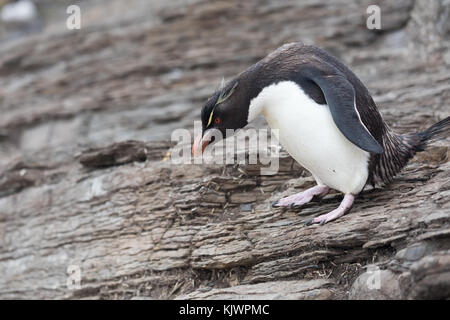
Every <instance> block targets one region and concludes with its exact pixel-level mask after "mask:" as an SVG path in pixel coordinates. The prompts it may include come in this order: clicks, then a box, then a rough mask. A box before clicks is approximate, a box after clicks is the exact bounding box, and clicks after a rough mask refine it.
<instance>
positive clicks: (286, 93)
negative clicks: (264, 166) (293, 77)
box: [249, 81, 369, 194]
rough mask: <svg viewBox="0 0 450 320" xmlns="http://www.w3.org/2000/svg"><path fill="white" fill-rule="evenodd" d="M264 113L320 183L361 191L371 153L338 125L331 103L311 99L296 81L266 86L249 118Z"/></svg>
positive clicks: (255, 99)
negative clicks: (346, 134)
mask: <svg viewBox="0 0 450 320" xmlns="http://www.w3.org/2000/svg"><path fill="white" fill-rule="evenodd" d="M254 113H262V114H263V115H264V117H265V118H266V120H267V122H268V124H269V126H270V127H271V128H272V129H278V130H279V131H278V135H279V136H278V139H279V141H280V143H281V145H282V146H283V147H284V148H285V149H286V150H287V151H288V152H289V154H290V155H291V156H292V157H293V158H294V159H295V160H297V161H298V162H299V163H300V164H301V165H302V166H303V167H304V168H306V169H307V170H308V171H310V172H311V173H312V174H313V176H314V178H315V179H316V181H317V182H318V184H325V185H327V186H329V187H330V188H333V189H336V190H339V191H341V192H343V193H353V194H358V193H359V192H360V191H361V190H362V189H363V187H364V185H365V184H366V181H367V177H368V161H369V153H368V152H366V151H364V150H362V149H360V148H359V147H357V146H356V145H354V144H353V143H351V142H350V141H349V140H348V139H347V138H345V136H344V135H343V134H342V133H341V132H340V130H339V129H338V128H337V126H336V124H335V123H334V121H333V118H332V116H331V113H330V110H329V108H328V106H327V105H319V104H317V103H316V102H315V101H314V100H312V99H311V98H309V97H308V96H307V95H306V94H305V93H304V92H303V90H302V89H301V87H299V86H298V85H297V84H296V83H294V82H291V81H283V82H279V83H277V84H274V85H271V86H269V87H266V88H264V89H263V90H262V91H261V93H260V94H259V95H258V96H257V97H256V98H254V99H253V100H252V101H251V104H250V110H249V118H250V117H252V116H253V114H254Z"/></svg>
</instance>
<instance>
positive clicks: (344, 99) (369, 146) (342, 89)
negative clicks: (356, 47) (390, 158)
mask: <svg viewBox="0 0 450 320" xmlns="http://www.w3.org/2000/svg"><path fill="white" fill-rule="evenodd" d="M305 73H306V74H307V77H308V78H309V80H311V81H313V82H315V83H316V84H317V85H318V86H319V87H320V89H321V90H322V92H323V94H324V96H325V100H326V102H327V104H328V107H329V108H330V112H331V115H332V117H333V120H334V123H335V124H336V126H337V127H338V128H339V130H340V131H341V132H342V134H343V135H344V136H345V137H346V138H347V139H348V140H350V141H351V142H352V143H354V144H355V145H357V146H358V147H359V148H361V149H363V150H365V151H367V152H372V153H383V148H382V147H381V145H380V144H379V143H378V142H377V141H376V140H375V138H374V137H373V136H372V134H371V133H370V132H369V130H368V129H367V127H366V126H365V125H364V123H363V122H362V120H361V116H360V115H359V112H358V110H357V109H356V97H355V89H354V87H353V85H352V84H351V83H350V82H349V81H348V80H347V79H346V78H345V77H344V75H343V74H341V73H339V72H331V73H328V72H322V70H320V69H319V68H308V70H307V72H305Z"/></svg>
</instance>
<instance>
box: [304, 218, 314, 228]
mask: <svg viewBox="0 0 450 320" xmlns="http://www.w3.org/2000/svg"><path fill="white" fill-rule="evenodd" d="M312 224H313V219H308V220H305V221H304V222H303V225H304V226H305V227H307V226H310V225H312Z"/></svg>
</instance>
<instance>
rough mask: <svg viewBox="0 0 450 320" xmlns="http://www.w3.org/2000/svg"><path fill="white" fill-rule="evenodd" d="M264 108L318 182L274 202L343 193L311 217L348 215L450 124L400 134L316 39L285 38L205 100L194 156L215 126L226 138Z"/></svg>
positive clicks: (323, 218)
mask: <svg viewBox="0 0 450 320" xmlns="http://www.w3.org/2000/svg"><path fill="white" fill-rule="evenodd" d="M260 114H262V115H263V116H264V117H265V119H266V120H267V123H268V124H269V126H270V127H271V128H272V129H278V135H279V136H278V137H277V138H278V140H279V141H280V143H281V145H282V146H283V147H284V148H285V149H286V150H287V152H289V154H290V155H291V156H292V157H293V158H294V159H295V160H296V161H298V162H299V163H300V164H301V165H302V166H303V167H304V168H306V169H307V170H308V171H310V172H311V174H312V175H313V177H314V178H315V180H316V182H317V186H315V187H313V188H310V189H308V190H306V191H303V192H301V193H298V194H295V195H292V196H289V197H286V198H283V199H280V200H278V201H276V202H275V203H274V204H273V206H275V207H284V206H301V205H303V204H305V203H308V202H309V201H311V200H312V198H313V197H319V198H320V197H323V196H325V195H326V194H327V193H328V192H329V190H330V188H331V189H335V190H338V191H340V192H342V193H343V194H344V195H345V196H344V199H343V200H342V202H341V204H340V205H339V207H338V208H337V209H335V210H333V211H331V212H330V213H327V214H324V215H321V216H318V217H316V218H314V219H311V220H308V221H306V224H312V223H320V224H324V223H327V222H329V221H332V220H335V219H337V218H338V217H340V216H342V215H343V214H345V213H346V212H347V211H348V210H349V209H350V208H351V207H352V205H353V201H354V199H355V196H356V195H358V194H359V193H360V192H361V191H362V190H363V188H364V187H365V186H366V185H367V184H370V185H383V184H385V183H387V182H390V181H391V180H392V178H393V177H394V176H395V175H396V174H397V173H398V172H399V171H400V170H401V169H402V168H403V167H404V166H405V165H406V163H407V162H408V160H409V159H410V158H411V157H413V156H414V154H415V153H416V152H419V151H423V150H424V148H425V146H426V145H427V144H428V143H429V142H430V141H432V140H434V139H436V138H439V137H441V136H444V135H446V134H447V133H448V131H449V129H450V117H447V118H445V119H444V120H442V121H440V122H438V123H436V124H434V125H433V126H431V127H430V128H428V129H426V130H425V131H422V132H417V133H408V134H396V133H394V132H393V131H392V130H391V129H390V128H389V126H388V125H387V124H386V123H385V122H384V121H383V119H382V117H381V115H380V113H379V112H378V109H377V107H376V105H375V103H374V101H373V99H372V97H371V96H370V93H369V91H368V90H367V89H366V87H365V86H364V85H363V84H362V82H361V81H360V80H359V79H358V78H357V77H356V75H355V74H354V73H353V72H352V71H350V70H349V69H348V68H347V67H346V66H345V65H344V64H343V63H342V62H340V61H339V60H338V59H336V58H335V57H333V56H332V55H330V54H329V53H327V52H326V51H324V50H322V49H319V48H317V47H314V46H309V45H303V44H302V43H291V44H286V45H284V46H282V47H280V48H279V49H277V50H276V51H274V52H273V53H271V54H269V55H268V56H267V57H266V58H264V59H263V60H261V61H259V62H258V63H256V64H254V65H253V66H251V67H250V68H248V69H247V70H245V71H244V72H242V73H241V74H239V75H238V76H236V77H235V78H234V79H232V80H230V81H229V82H228V83H227V84H226V85H224V86H223V88H221V89H219V90H218V91H217V92H215V93H214V95H213V96H212V97H211V98H210V99H209V100H208V101H207V103H206V105H205V106H204V107H203V109H202V112H201V118H202V126H203V128H202V135H201V136H200V137H198V138H197V139H196V140H195V142H194V146H193V153H194V156H196V155H198V154H200V153H202V152H203V150H204V148H205V147H206V146H207V145H208V144H209V143H210V140H211V132H212V131H213V130H211V129H218V130H220V131H221V132H222V134H223V136H224V137H226V129H239V128H242V127H244V126H246V125H247V124H248V123H249V122H250V121H252V120H253V119H255V118H256V117H257V116H258V115H260Z"/></svg>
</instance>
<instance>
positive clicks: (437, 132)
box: [406, 117, 450, 152]
mask: <svg viewBox="0 0 450 320" xmlns="http://www.w3.org/2000/svg"><path fill="white" fill-rule="evenodd" d="M449 133H450V117H447V118H445V119H443V120H441V121H439V122H437V123H435V124H433V125H432V126H431V127H429V128H428V129H426V130H425V131H422V132H418V133H413V134H412V135H410V136H411V137H410V138H409V139H410V140H411V142H413V146H412V147H413V148H414V151H415V152H420V151H424V150H425V148H426V146H427V145H428V144H429V143H431V142H434V141H436V140H439V139H445V138H446V137H448V135H449ZM406 138H407V139H408V135H407V137H406ZM414 138H415V139H414ZM414 140H416V141H414Z"/></svg>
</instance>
